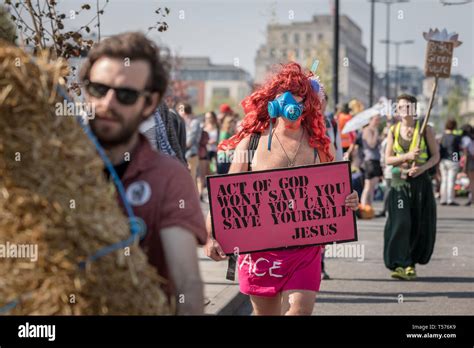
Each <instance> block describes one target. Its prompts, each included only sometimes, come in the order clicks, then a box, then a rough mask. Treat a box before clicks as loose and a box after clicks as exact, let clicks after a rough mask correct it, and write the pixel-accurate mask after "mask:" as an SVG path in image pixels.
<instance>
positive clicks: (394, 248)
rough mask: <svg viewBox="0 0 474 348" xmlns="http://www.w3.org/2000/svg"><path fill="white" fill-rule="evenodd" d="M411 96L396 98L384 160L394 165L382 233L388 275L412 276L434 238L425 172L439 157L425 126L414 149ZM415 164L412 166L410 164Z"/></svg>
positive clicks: (428, 253)
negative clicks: (397, 119)
mask: <svg viewBox="0 0 474 348" xmlns="http://www.w3.org/2000/svg"><path fill="white" fill-rule="evenodd" d="M416 104H417V100H416V98H415V97H413V96H411V95H408V94H402V95H400V96H399V97H398V98H397V112H398V115H399V116H400V119H401V121H400V122H399V123H397V124H395V125H393V126H392V127H391V128H390V131H389V134H388V138H387V147H386V151H385V161H386V164H387V165H392V166H393V169H392V174H393V176H392V186H391V190H390V193H389V196H388V202H387V203H388V204H387V211H388V218H387V221H386V224H385V232H384V262H385V266H386V267H387V268H388V269H390V270H391V271H392V273H391V276H392V278H396V279H405V280H410V279H414V278H416V270H415V265H416V264H426V263H428V262H429V260H430V258H431V254H432V253H433V249H434V244H435V239H436V201H435V197H434V194H433V188H432V184H431V178H430V176H429V174H428V170H429V169H430V168H431V167H433V166H435V165H436V164H437V163H438V161H439V150H438V145H437V143H436V140H435V135H434V131H433V129H432V128H431V127H429V126H428V127H427V128H426V131H425V134H424V137H423V138H422V139H421V143H420V147H419V148H418V147H417V142H418V137H419V136H420V135H419V130H420V128H421V123H422V122H421V121H420V120H418V119H415V118H416ZM413 163H415V164H413Z"/></svg>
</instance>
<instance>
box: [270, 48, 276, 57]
mask: <svg viewBox="0 0 474 348" xmlns="http://www.w3.org/2000/svg"><path fill="white" fill-rule="evenodd" d="M270 58H275V49H274V48H270Z"/></svg>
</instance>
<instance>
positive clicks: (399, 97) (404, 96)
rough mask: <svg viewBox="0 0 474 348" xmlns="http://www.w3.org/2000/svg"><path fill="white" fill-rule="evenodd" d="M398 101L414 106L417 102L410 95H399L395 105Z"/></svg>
mask: <svg viewBox="0 0 474 348" xmlns="http://www.w3.org/2000/svg"><path fill="white" fill-rule="evenodd" d="M400 100H406V101H409V102H410V103H412V104H415V106H416V104H417V103H418V100H417V99H416V97H415V96H413V95H411V94H406V93H404V94H400V95H399V96H398V97H397V103H398V102H399V101H400Z"/></svg>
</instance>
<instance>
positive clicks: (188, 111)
mask: <svg viewBox="0 0 474 348" xmlns="http://www.w3.org/2000/svg"><path fill="white" fill-rule="evenodd" d="M181 105H182V106H183V111H184V112H185V113H186V114H188V115H190V114H192V113H193V108H192V106H191V105H190V104H188V103H179V106H181Z"/></svg>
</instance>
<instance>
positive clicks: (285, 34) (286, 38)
mask: <svg viewBox="0 0 474 348" xmlns="http://www.w3.org/2000/svg"><path fill="white" fill-rule="evenodd" d="M281 39H282V41H283V43H284V44H287V43H288V34H287V33H283V35H282V36H281Z"/></svg>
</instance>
